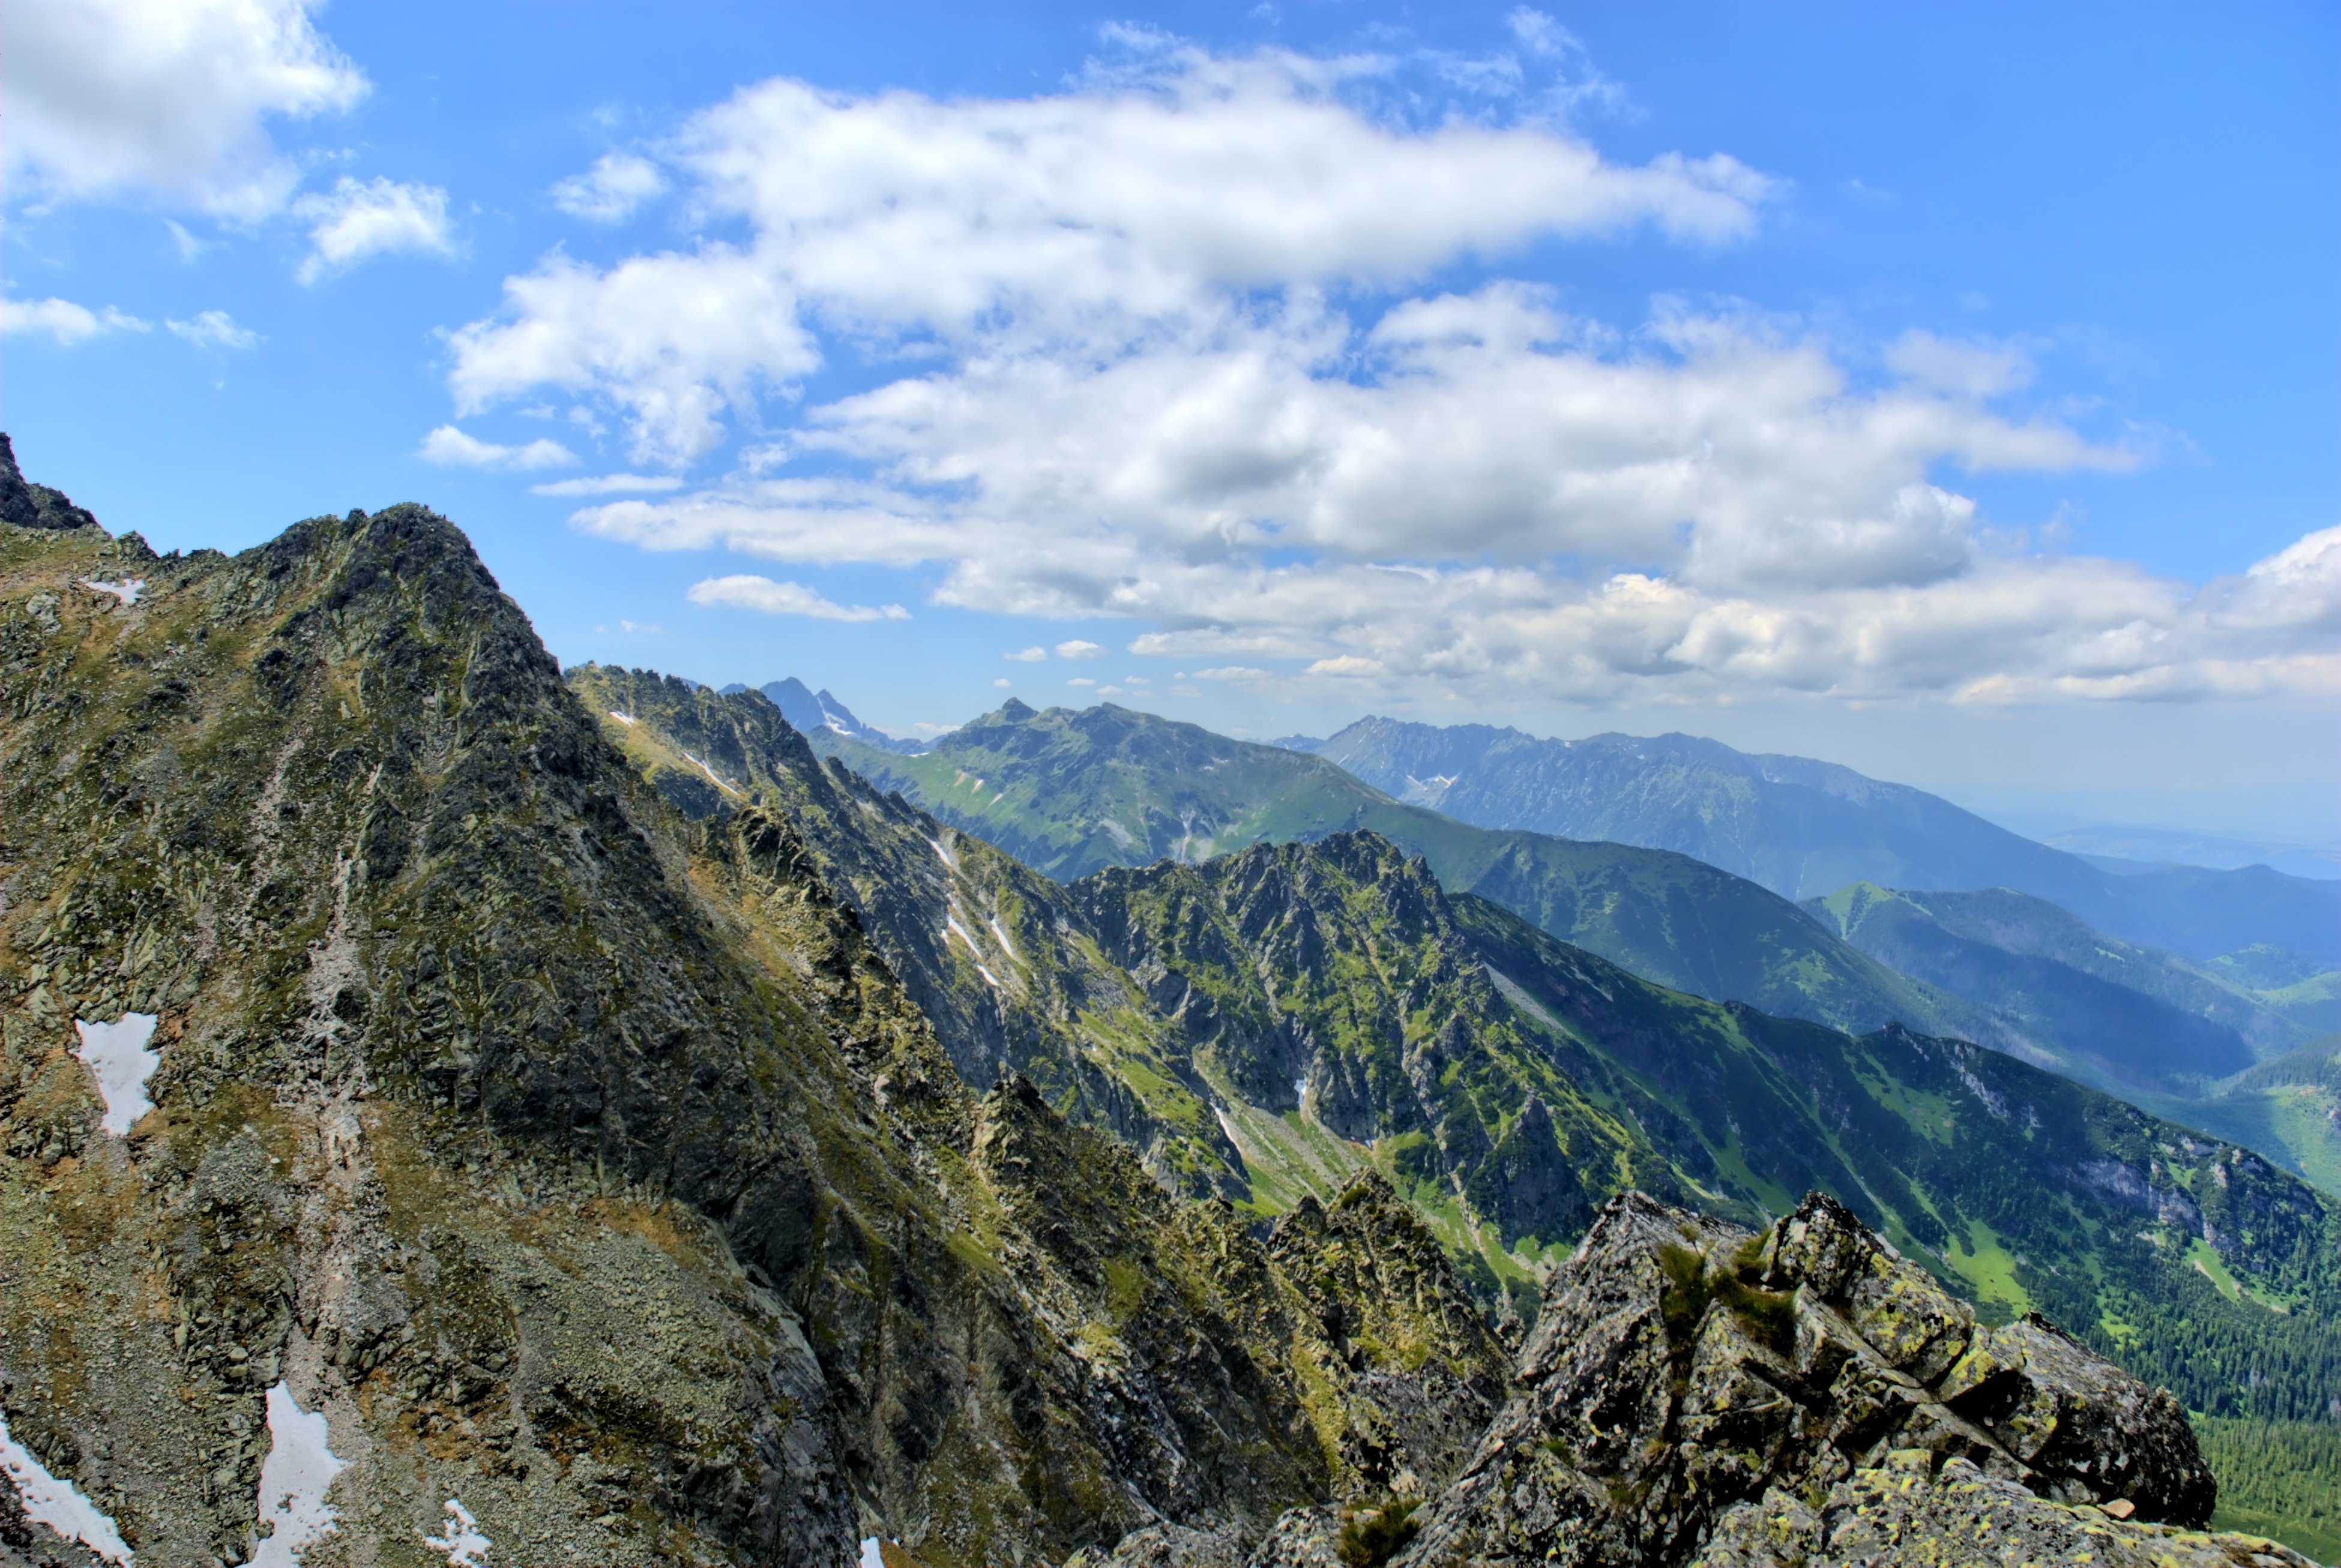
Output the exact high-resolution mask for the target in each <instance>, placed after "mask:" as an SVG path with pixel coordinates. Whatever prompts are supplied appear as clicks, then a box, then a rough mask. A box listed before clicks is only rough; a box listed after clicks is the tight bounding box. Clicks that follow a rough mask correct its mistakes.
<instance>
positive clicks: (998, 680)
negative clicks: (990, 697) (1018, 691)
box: [991, 675, 1016, 688]
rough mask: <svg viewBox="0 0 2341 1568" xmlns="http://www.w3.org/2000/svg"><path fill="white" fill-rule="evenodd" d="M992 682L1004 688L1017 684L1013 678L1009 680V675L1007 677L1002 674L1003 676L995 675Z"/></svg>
mask: <svg viewBox="0 0 2341 1568" xmlns="http://www.w3.org/2000/svg"><path fill="white" fill-rule="evenodd" d="M991 683H992V685H994V686H997V687H1002V688H1005V687H1010V686H1013V685H1015V684H1016V682H1014V681H1013V680H1009V679H1008V677H1006V676H1005V675H1001V676H997V677H994V678H993V680H992V682H991Z"/></svg>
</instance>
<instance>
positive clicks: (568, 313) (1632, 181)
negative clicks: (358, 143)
mask: <svg viewBox="0 0 2341 1568" xmlns="http://www.w3.org/2000/svg"><path fill="white" fill-rule="evenodd" d="M1347 68H1348V67H1345V66H1344V65H1342V64H1341V63H1338V62H1320V61H1310V60H1306V59H1303V58H1301V57H1300V56H1294V55H1261V56H1256V57H1251V58H1248V59H1240V60H1221V59H1215V58H1212V57H1210V56H1208V55H1201V54H1200V53H1196V52H1193V51H1177V52H1174V53H1173V54H1172V55H1170V57H1169V58H1168V59H1167V60H1166V62H1165V63H1164V65H1163V66H1162V68H1161V70H1160V71H1159V72H1158V73H1157V74H1154V75H1153V76H1152V77H1151V78H1150V79H1148V80H1146V81H1144V82H1141V83H1137V84H1131V83H1122V84H1118V85H1111V86H1106V87H1101V88H1100V89H1098V90H1094V91H1091V92H1084V93H1073V94H1063V95H1059V96H1054V97H1042V98H1032V99H1021V100H982V99H969V100H958V101H953V102H950V103H941V102H937V101H936V100H933V99H931V98H926V97H923V96H921V95H919V94H910V93H890V94H881V95H878V96H874V97H863V98H852V97H843V96H839V95H837V94H824V93H822V92H819V91H817V90H815V89H814V88H812V87H810V86H807V85H805V84H802V83H797V82H789V81H774V82H768V83H765V84H762V85H761V86H756V87H752V88H748V89H745V90H743V91H742V92H741V93H739V94H736V95H735V96H733V97H732V99H731V100H730V101H728V102H726V103H724V104H721V105H718V106H717V107H715V108H713V109H711V110H709V111H707V112H706V113H705V114H702V115H700V116H699V117H698V118H697V119H696V120H694V121H693V122H692V124H691V125H690V126H689V127H688V129H687V130H686V131H685V133H684V134H682V137H681V138H680V139H679V141H678V144H677V146H676V149H675V158H676V161H677V163H678V164H679V165H680V166H681V167H682V168H684V169H686V170H688V171H689V172H691V173H692V174H695V175H696V176H697V178H698V180H699V182H700V189H699V192H698V196H697V203H698V205H699V207H700V208H701V209H702V211H703V213H705V214H706V215H707V216H709V217H711V218H712V219H716V220H731V219H742V220H745V221H746V222H747V223H748V224H749V225H750V227H751V228H752V231H753V234H754V238H753V240H752V242H751V243H748V244H746V245H745V246H741V247H734V246H730V245H722V244H708V245H703V246H702V247H700V248H699V249H698V250H697V251H695V252H693V253H690V254H679V253H669V254H664V255H660V256H656V257H637V258H635V259H633V260H632V261H629V262H625V263H621V264H620V265H618V266H616V267H614V268H613V269H611V270H610V271H608V272H607V273H602V272H597V271H594V270H593V269H591V268H588V267H584V266H582V265H580V264H578V263H574V262H572V261H570V260H568V259H566V258H564V257H562V256H558V255H556V256H553V257H552V258H549V259H548V260H547V261H546V262H545V263H544V264H543V266H542V267H541V268H540V269H539V270H538V271H537V272H536V273H532V274H529V275H527V276H525V277H518V278H513V279H510V280H508V281H507V283H506V285H505V287H506V311H505V314H504V316H503V318H502V319H499V320H490V321H482V322H475V323H472V324H471V325H470V326H468V327H466V328H464V329H463V330H462V331H461V332H458V333H456V334H455V348H456V361H455V366H454V372H453V384H454V387H455V390H456V393H457V396H458V399H459V402H460V403H461V404H462V406H463V407H464V408H467V409H468V408H473V407H477V406H480V404H481V403H482V402H484V401H485V400H488V399H491V398H495V397H500V396H505V395H509V394H513V393H516V392H524V391H526V390H528V389H530V388H532V387H535V386H539V385H542V384H546V383H552V384H557V385H562V386H565V387H571V388H577V389H586V388H590V389H592V390H593V391H595V392H600V393H602V394H603V395H604V396H607V397H608V398H610V399H611V400H612V401H613V402H614V403H615V404H616V405H617V406H619V407H620V408H622V409H623V410H624V411H625V412H627V414H628V416H629V418H630V419H631V420H632V421H633V424H634V428H635V439H636V450H637V451H638V452H642V453H643V454H645V455H652V454H655V455H658V456H661V457H663V458H666V459H667V460H669V461H688V460H690V459H692V458H696V457H698V456H700V455H702V454H703V453H704V452H708V451H710V450H712V447H713V446H714V445H715V444H716V443H717V442H719V441H720V440H721V439H722V432H721V429H720V427H719V426H718V424H717V420H718V418H719V416H720V415H721V414H722V413H723V412H725V411H726V410H732V409H737V408H739V407H741V406H742V405H743V403H744V402H745V401H746V400H747V398H748V397H749V396H750V394H751V393H752V392H753V391H754V390H755V389H756V388H758V387H759V386H782V385H786V384H788V383H790V382H793V381H794V380H795V379H796V378H799V377H802V376H803V375H804V374H806V373H807V372H810V371H811V370H812V369H813V368H815V367H816V366H817V365H819V364H820V363H821V362H822V356H821V353H820V351H819V349H818V347H817V344H816V341H815V339H814V336H813V334H812V331H811V330H810V329H811V327H812V325H813V324H816V323H825V324H827V325H829V326H832V327H836V328H839V329H842V330H844V331H846V332H852V333H867V334H876V335H878V336H881V337H883V336H887V335H890V334H893V333H896V332H926V331H933V332H941V333H943V334H945V335H947V336H949V337H951V338H953V339H955V340H964V339H965V338H966V337H967V336H968V335H969V334H971V333H980V332H991V331H994V330H996V329H997V323H1001V322H1002V321H1006V322H1008V323H1010V329H1009V330H1010V331H1011V334H1013V335H1024V334H1029V333H1031V332H1044V333H1047V334H1050V335H1052V336H1057V337H1060V338H1062V337H1067V336H1071V337H1078V338H1081V339H1083V340H1089V341H1098V342H1126V341H1128V340H1129V339H1130V338H1131V337H1132V336H1133V335H1134V334H1135V335H1142V334H1144V333H1146V332H1150V331H1151V330H1153V328H1152V326H1151V323H1161V322H1164V321H1168V320H1175V319H1194V320H1203V319H1216V318H1218V317H1219V316H1220V315H1221V314H1222V313H1224V310H1225V308H1226V294H1227V291H1229V290H1231V289H1232V290H1248V289H1255V288H1264V287H1265V288H1273V287H1283V286H1288V285H1294V284H1306V285H1314V284H1318V283H1332V282H1337V281H1341V280H1350V279H1358V280H1380V281H1392V280H1398V279H1402V278H1405V277H1408V276H1411V275H1415V274H1418V273H1421V272H1423V271H1425V270H1427V269H1430V268H1432V267H1435V266H1438V265H1440V264H1442V263H1446V262H1448V261H1450V260H1452V259H1454V258H1455V257H1456V256H1458V255H1459V254H1462V253H1472V252H1493V251H1501V250H1505V249H1509V248H1511V247H1514V246H1517V245H1519V244H1522V243H1527V242H1529V241H1531V240H1534V239H1536V238H1538V237H1539V236H1542V235H1547V234H1555V233H1564V234H1565V233H1608V232H1611V231H1614V230H1617V229H1619V228H1623V227H1627V226H1630V225H1634V224H1638V223H1654V224H1656V225H1658V226H1659V227H1660V228H1661V229H1663V230H1665V231H1666V232H1668V233H1672V234H1674V235H1676V236H1678V237H1681V238H1686V239H1692V240H1697V241H1700V242H1717V241H1725V240H1729V239H1732V238H1735V237H1738V236H1739V235H1741V234H1744V233H1747V232H1748V230H1749V229H1750V228H1751V227H1752V225H1753V223H1754V221H1755V210H1756V207H1757V205H1758V203H1760V202H1761V201H1762V199H1763V198H1764V195H1765V194H1766V192H1767V191H1768V188H1769V187H1768V183H1767V181H1766V180H1765V179H1764V177H1763V176H1761V175H1759V174H1756V173H1755V172H1754V171H1752V170H1749V169H1748V168H1746V167H1745V166H1744V165H1742V164H1738V163H1736V162H1734V161H1733V160H1731V159H1729V158H1726V157H1710V158H1706V159H1700V160H1689V159H1684V158H1681V157H1679V156H1674V155H1671V154H1669V155H1668V156H1666V157H1662V158H1660V159H1658V160H1656V161H1654V162H1653V163H1651V164H1647V165H1644V166H1641V167H1639V168H1636V167H1625V166H1620V165H1616V164H1609V163H1607V162H1605V161H1604V160H1603V159H1602V158H1601V157H1600V156H1599V154H1597V153H1596V152H1595V151H1594V150H1593V149H1592V148H1590V147H1589V146H1587V145H1585V144H1582V143H1579V142H1577V141H1574V140H1571V139H1569V138H1568V137H1566V136H1562V135H1559V134H1555V133H1553V132H1550V131H1548V130H1543V129H1538V128H1534V127H1529V126H1520V127H1515V128H1512V129H1489V128H1486V127H1482V126H1477V125H1470V124H1448V125H1441V126H1439V127H1438V128H1437V129H1434V130H1431V131H1428V132H1422V133H1413V132H1407V131H1403V130H1399V129H1393V128H1390V127H1388V126H1385V125H1383V124H1378V123H1376V122H1375V121H1373V120H1370V119H1369V118H1367V117H1366V116H1364V115H1363V114H1360V113H1358V112H1356V111H1355V110H1353V109H1351V108H1350V107H1348V106H1346V105H1345V104H1342V103H1341V102H1340V99H1339V97H1338V95H1337V93H1336V91H1335V89H1337V88H1338V87H1339V86H1340V82H1341V78H1342V75H1343V73H1344V70H1345V69H1347ZM710 323H716V324H715V325H714V327H713V328H712V329H711V326H710Z"/></svg>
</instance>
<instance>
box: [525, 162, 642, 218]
mask: <svg viewBox="0 0 2341 1568" xmlns="http://www.w3.org/2000/svg"><path fill="white" fill-rule="evenodd" d="M665 189H666V177H665V176H664V175H662V174H660V173H659V171H658V165H657V164H653V163H652V162H651V161H650V160H649V159H648V158H641V157H636V156H635V155H633V154H631V153H611V154H606V155H605V156H603V158H601V159H600V160H598V161H597V162H596V163H595V164H594V165H593V167H592V168H590V169H588V170H586V171H585V173H583V174H575V175H572V176H571V177H570V178H568V179H566V180H563V181H562V182H561V183H560V184H557V185H555V186H553V205H554V206H556V207H559V208H560V209H561V210H562V211H563V212H564V213H570V214H571V215H572V216H574V217H580V218H584V219H587V220H589V221H591V222H593V223H617V222H618V221H620V220H621V219H623V218H625V217H627V216H629V215H631V214H632V213H633V211H634V209H635V208H637V207H639V206H641V205H642V204H643V203H644V202H647V201H649V200H650V199H651V198H652V197H653V196H655V195H657V194H659V193H660V192H662V191H663V190H665Z"/></svg>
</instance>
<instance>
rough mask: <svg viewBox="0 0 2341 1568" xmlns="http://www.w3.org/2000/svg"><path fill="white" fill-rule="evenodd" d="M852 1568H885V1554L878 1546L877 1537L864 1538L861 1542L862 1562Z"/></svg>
mask: <svg viewBox="0 0 2341 1568" xmlns="http://www.w3.org/2000/svg"><path fill="white" fill-rule="evenodd" d="M854 1568H886V1554H885V1553H884V1552H882V1551H881V1550H880V1549H879V1546H878V1537H876V1536H875V1535H870V1536H865V1537H863V1539H862V1561H861V1562H860V1563H856V1564H854Z"/></svg>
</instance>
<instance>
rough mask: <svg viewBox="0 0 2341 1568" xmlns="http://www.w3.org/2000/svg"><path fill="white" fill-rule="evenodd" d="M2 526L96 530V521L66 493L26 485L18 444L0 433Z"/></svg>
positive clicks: (0, 519) (43, 485) (0, 514)
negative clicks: (8, 524) (19, 462)
mask: <svg viewBox="0 0 2341 1568" xmlns="http://www.w3.org/2000/svg"><path fill="white" fill-rule="evenodd" d="M0 522H8V523H14V524H15V526H17V527H18V528H51V529H68V528H95V527H97V519H96V518H95V517H92V516H91V515H90V514H89V513H88V511H85V510H84V509H83V508H81V507H78V506H75V504H74V503H73V501H71V500H70V499H69V498H68V497H67V496H66V495H65V492H64V491H59V490H51V489H50V488H49V487H48V486H47V485H45V484H32V483H28V482H27V481H25V475H24V473H23V471H20V470H19V469H18V468H17V467H16V448H15V443H14V442H11V441H10V440H9V439H8V435H7V432H5V431H0Z"/></svg>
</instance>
